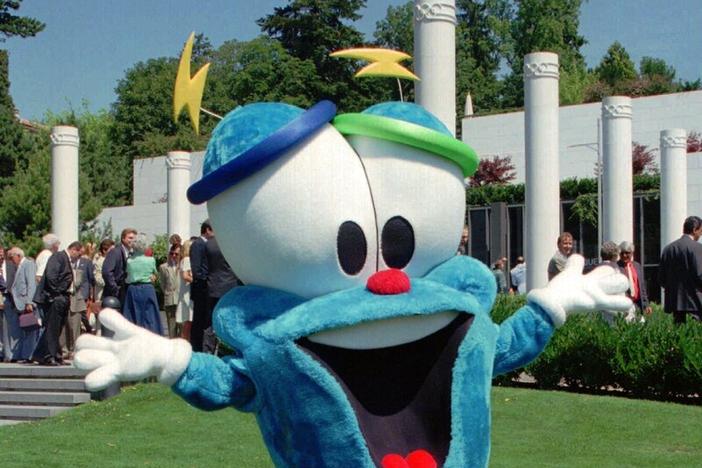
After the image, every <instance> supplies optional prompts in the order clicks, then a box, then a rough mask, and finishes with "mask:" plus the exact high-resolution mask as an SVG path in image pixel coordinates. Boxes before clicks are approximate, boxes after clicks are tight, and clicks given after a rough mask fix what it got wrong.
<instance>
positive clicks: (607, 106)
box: [602, 96, 632, 119]
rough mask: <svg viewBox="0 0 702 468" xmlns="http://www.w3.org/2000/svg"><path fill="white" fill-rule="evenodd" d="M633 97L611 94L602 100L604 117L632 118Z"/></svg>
mask: <svg viewBox="0 0 702 468" xmlns="http://www.w3.org/2000/svg"><path fill="white" fill-rule="evenodd" d="M631 115H632V113H631V98H630V97H628V96H609V97H606V98H604V99H603V100H602V118H604V119H631Z"/></svg>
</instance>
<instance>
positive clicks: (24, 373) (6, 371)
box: [0, 364, 87, 379]
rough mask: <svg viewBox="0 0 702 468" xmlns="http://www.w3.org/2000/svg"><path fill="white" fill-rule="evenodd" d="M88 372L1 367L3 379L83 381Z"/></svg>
mask: <svg viewBox="0 0 702 468" xmlns="http://www.w3.org/2000/svg"><path fill="white" fill-rule="evenodd" d="M86 374H87V372H86V371H82V370H80V369H76V368H75V367H73V366H57V367H51V366H37V365H31V364H5V365H3V366H0V378H2V377H27V378H29V377H37V378H44V379H82V378H83V377H85V375H86Z"/></svg>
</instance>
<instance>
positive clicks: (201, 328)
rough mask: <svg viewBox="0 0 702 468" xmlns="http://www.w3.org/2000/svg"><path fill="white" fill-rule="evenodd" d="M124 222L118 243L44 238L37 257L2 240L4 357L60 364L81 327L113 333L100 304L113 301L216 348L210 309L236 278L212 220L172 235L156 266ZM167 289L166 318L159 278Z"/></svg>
mask: <svg viewBox="0 0 702 468" xmlns="http://www.w3.org/2000/svg"><path fill="white" fill-rule="evenodd" d="M137 237H138V236H137V231H136V229H132V228H127V229H124V230H123V231H122V233H121V235H120V241H119V243H115V242H114V241H113V240H112V239H104V240H102V241H101V242H100V244H99V246H97V249H95V246H94V245H93V244H91V243H86V244H82V243H80V242H77V241H76V242H72V243H70V244H69V245H68V246H67V247H66V248H65V249H64V250H61V249H60V246H61V241H60V239H59V238H58V237H57V236H56V235H54V234H51V233H49V234H46V235H45V236H44V237H43V238H42V242H43V247H44V248H43V250H42V251H41V252H40V253H39V254H38V255H37V257H36V261H35V260H33V259H31V258H29V257H26V256H25V254H24V251H23V250H22V249H20V248H19V247H12V248H10V249H7V251H6V250H5V249H4V248H3V247H2V246H0V294H2V297H1V298H0V299H1V300H0V313H1V314H2V323H1V325H2V327H1V328H2V350H1V351H0V355H1V356H2V360H3V361H5V362H19V363H27V364H29V363H39V364H41V365H49V366H59V365H64V364H67V363H69V362H70V360H71V359H72V357H73V353H74V352H75V343H76V340H77V338H78V336H80V335H81V334H82V333H92V334H101V335H103V336H111V334H112V333H111V331H110V330H109V329H107V328H105V327H102V326H101V325H100V323H99V311H100V310H101V309H102V308H104V307H111V308H115V309H118V310H120V311H121V312H122V314H123V315H124V317H125V318H127V319H128V320H129V321H131V322H133V323H134V324H136V325H138V326H140V327H143V328H146V329H147V330H150V331H152V332H154V333H157V334H159V335H166V336H169V337H171V338H174V337H182V338H184V339H186V340H189V341H190V343H191V344H192V346H193V349H194V350H195V351H203V352H209V353H215V352H216V349H217V340H216V338H215V334H214V331H213V330H212V312H213V311H214V308H215V306H216V305H217V302H218V301H219V299H220V298H221V297H222V296H223V295H224V294H225V293H226V292H227V291H228V290H229V289H231V288H232V287H234V286H237V285H238V284H240V283H239V281H238V279H237V277H236V275H235V274H234V273H233V271H232V269H231V268H230V267H229V265H228V264H227V262H226V260H225V259H224V256H223V255H222V253H221V251H220V249H219V246H218V244H217V240H216V238H215V235H214V230H213V229H212V226H211V225H210V223H209V221H205V222H204V223H202V226H201V229H200V236H196V237H192V238H191V239H188V240H186V241H185V242H183V241H182V239H181V238H180V236H178V235H173V236H171V237H170V239H169V250H168V257H167V259H166V261H165V262H164V263H163V264H161V265H159V266H158V267H157V265H156V261H155V259H154V257H153V250H152V249H151V248H150V247H149V246H147V245H146V244H145V243H144V242H141V241H139V240H138V239H137ZM156 284H158V286H159V287H160V289H161V291H162V293H163V310H164V315H165V318H166V324H165V325H166V326H165V327H164V324H163V323H162V320H161V312H160V309H161V307H160V305H159V301H158V299H157V294H156V289H155V285H156Z"/></svg>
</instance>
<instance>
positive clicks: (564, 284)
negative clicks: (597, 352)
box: [527, 254, 633, 327]
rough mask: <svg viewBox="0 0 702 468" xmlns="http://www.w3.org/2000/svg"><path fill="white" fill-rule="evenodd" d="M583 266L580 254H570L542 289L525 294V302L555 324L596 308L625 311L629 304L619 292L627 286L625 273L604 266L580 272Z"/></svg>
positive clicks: (631, 305)
mask: <svg viewBox="0 0 702 468" xmlns="http://www.w3.org/2000/svg"><path fill="white" fill-rule="evenodd" d="M583 266H585V259H584V258H583V257H582V256H581V255H577V254H573V255H571V256H570V258H568V262H567V263H566V265H565V268H564V269H563V271H562V272H560V273H559V274H558V276H556V277H555V278H553V279H552V280H551V281H550V282H549V283H548V284H547V285H546V287H545V288H541V289H533V290H531V291H530V292H529V294H528V295H527V301H528V302H533V303H535V304H537V305H538V306H540V307H541V308H542V309H544V310H545V311H546V312H547V313H548V314H549V315H550V316H551V320H552V321H553V324H554V325H555V326H556V327H560V326H561V325H563V323H564V322H565V320H566V318H567V317H568V316H569V315H572V314H577V313H583V312H594V311H596V310H608V311H614V312H628V311H630V310H631V309H632V307H633V304H632V302H631V300H630V299H629V298H628V297H626V296H624V295H623V294H624V292H626V290H627V289H628V288H629V281H628V280H627V278H626V276H624V275H622V274H620V273H617V272H616V271H615V270H614V268H612V267H610V266H606V265H604V266H600V267H597V268H595V269H594V270H592V271H591V272H590V273H588V274H587V275H583Z"/></svg>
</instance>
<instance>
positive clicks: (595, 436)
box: [0, 384, 702, 468]
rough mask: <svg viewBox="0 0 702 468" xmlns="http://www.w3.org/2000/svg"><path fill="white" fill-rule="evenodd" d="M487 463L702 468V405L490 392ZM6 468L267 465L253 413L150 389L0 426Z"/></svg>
mask: <svg viewBox="0 0 702 468" xmlns="http://www.w3.org/2000/svg"><path fill="white" fill-rule="evenodd" d="M492 401H493V434H492V439H493V444H492V457H491V466H494V467H507V466H510V467H511V466H519V467H523V466H528V467H534V466H540V467H549V466H552V467H556V466H558V467H563V466H568V467H626V466H636V467H640V466H652V467H683V466H684V467H695V466H697V467H702V408H700V407H695V406H683V405H677V404H672V403H658V402H648V401H640V400H627V399H624V398H615V397H601V396H591V395H578V394H572V393H564V392H545V391H536V390H524V389H516V388H495V389H494V390H493V395H492ZM0 452H1V453H3V456H2V460H3V461H2V466H3V467H5V468H8V467H26V466H32V465H36V466H42V467H62V466H70V467H83V466H91V467H92V466H101V467H110V466H119V467H124V466H152V467H161V466H168V467H174V466H178V467H201V466H207V467H246V468H249V467H269V466H271V461H270V458H269V457H268V453H267V452H266V449H265V447H264V445H263V443H262V441H261V437H260V434H259V431H258V429H257V427H256V422H255V419H254V418H253V417H252V416H251V415H249V414H241V413H238V412H236V411H234V410H232V409H226V410H222V411H218V412H214V413H206V412H202V411H198V410H196V409H194V408H191V407H189V406H188V405H187V404H185V403H184V402H182V401H181V400H180V399H179V398H178V397H176V396H175V395H173V394H172V393H171V392H170V391H169V390H168V389H166V388H164V387H162V386H159V385H156V384H150V385H137V386H135V387H130V388H125V389H124V390H123V393H122V395H120V396H119V397H117V398H113V399H111V400H108V401H105V402H100V403H90V404H87V405H83V406H81V407H79V408H76V409H75V410H72V411H69V412H67V413H64V414H62V415H59V416H57V417H54V418H52V419H49V420H45V421H42V422H38V423H30V424H20V425H16V426H6V427H2V428H0Z"/></svg>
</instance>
